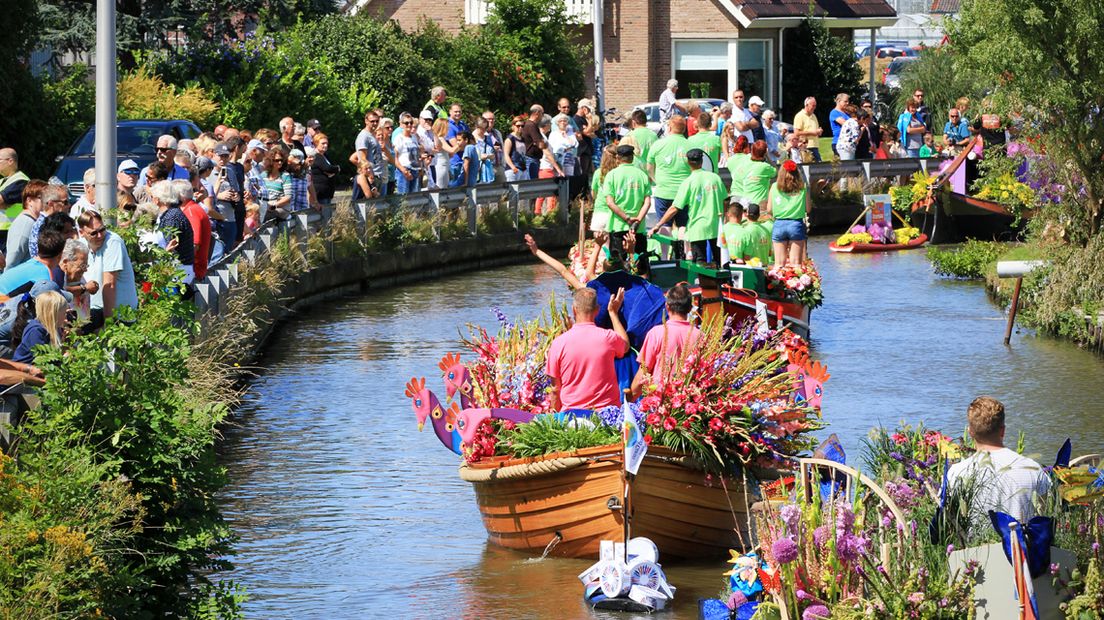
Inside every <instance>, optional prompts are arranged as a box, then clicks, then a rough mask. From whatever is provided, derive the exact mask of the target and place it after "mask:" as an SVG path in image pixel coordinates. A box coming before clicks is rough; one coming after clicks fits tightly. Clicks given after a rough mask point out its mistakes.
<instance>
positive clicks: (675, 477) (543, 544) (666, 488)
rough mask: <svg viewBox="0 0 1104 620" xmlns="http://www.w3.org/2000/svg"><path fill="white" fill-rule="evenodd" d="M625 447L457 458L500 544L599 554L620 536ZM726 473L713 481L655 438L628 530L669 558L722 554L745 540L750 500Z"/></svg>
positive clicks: (554, 552) (585, 555)
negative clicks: (530, 455)
mask: <svg viewBox="0 0 1104 620" xmlns="http://www.w3.org/2000/svg"><path fill="white" fill-rule="evenodd" d="M622 454H623V453H622V447H621V446H620V445H610V446H599V447H594V448H585V449H581V450H576V451H573V452H561V453H555V454H548V455H544V456H541V457H536V458H507V457H496V458H494V459H487V460H483V461H480V462H477V463H472V464H464V465H461V467H460V478H461V479H463V480H466V481H468V482H470V483H471V484H472V487H473V488H474V489H475V497H476V501H477V503H478V504H479V512H480V514H481V515H482V517H483V525H484V527H486V528H487V534H488V536H489V538H490V540H491V542H493V543H495V544H496V545H499V546H502V547H506V548H509V549H516V550H518V551H522V552H525V553H529V554H533V555H540V554H542V553H544V552H545V550H546V548H547V551H548V554H549V555H553V556H560V557H571V558H595V557H598V551H599V549H598V547H599V542H600V541H602V540H622V537H623V527H624V521H623V515H622V512H621V501H622V499H621V498H622V493H623V488H624V487H623V483H622V477H621V472H622V469H623V463H622ZM750 479H751V476H750V475H749V480H750ZM723 482H724V484H723V485H722V483H721V480H720V479H719V478H718V477H716V476H714V477H713V478H712V484H709V483H707V480H706V474H705V473H704V472H703V471H702V470H700V469H697V468H695V467H694V464H693V462H692V461H691V460H690V459H688V458H687V457H686V456H684V455H680V454H678V453H675V452H672V451H671V450H668V449H666V448H663V447H661V446H652V447H651V448H649V450H648V454H647V456H646V457H645V458H644V462H643V463H642V464H641V466H640V470H639V472H638V473H637V476H636V478H635V481H634V482H633V483H632V491H631V494H630V495H631V500H630V507H631V515H632V518H631V520H630V523H631V526H632V536H645V537H647V538H650V539H651V540H652V541H653V542H655V543H656V545H657V546H658V547H659V548H660V549H661V550H662V552H663V557H664V558H665V559H667V558H670V559H686V558H693V559H698V558H720V557H727V556H728V550H729V549H742V548H745V547H746V546H747V541H750V538H749V536H748V510H749V506H750V505H751V504H752V503H753V501H754V499H753V498H752V497H749V496H748V491H746V490H745V488H744V486H743V485H744V481H743V480H742V479H738V478H734V477H728V478H725V479H724V481H723ZM726 487H727V489H726ZM553 543H555V544H553Z"/></svg>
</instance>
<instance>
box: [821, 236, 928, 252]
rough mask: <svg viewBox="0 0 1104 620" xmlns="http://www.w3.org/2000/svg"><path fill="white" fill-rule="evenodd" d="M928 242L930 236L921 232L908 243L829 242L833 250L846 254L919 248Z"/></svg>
mask: <svg viewBox="0 0 1104 620" xmlns="http://www.w3.org/2000/svg"><path fill="white" fill-rule="evenodd" d="M927 242H928V236H927V235H925V234H921V235H920V236H918V237H915V238H913V239H909V240H908V241H907V242H906V243H861V242H859V241H852V242H850V243H847V244H846V245H839V242H838V241H832V242H831V243H829V244H828V249H829V250H831V251H833V252H842V253H844V254H867V253H870V252H895V251H897V250H911V249H913V248H918V247H920V246H922V245H924V244H926V243H927Z"/></svg>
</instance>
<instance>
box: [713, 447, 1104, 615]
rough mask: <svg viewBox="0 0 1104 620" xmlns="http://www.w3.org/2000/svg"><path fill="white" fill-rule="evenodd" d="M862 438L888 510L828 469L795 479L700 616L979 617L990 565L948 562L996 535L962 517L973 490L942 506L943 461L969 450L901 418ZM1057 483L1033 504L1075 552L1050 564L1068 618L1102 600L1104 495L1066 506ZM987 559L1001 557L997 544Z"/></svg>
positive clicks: (1065, 473)
mask: <svg viewBox="0 0 1104 620" xmlns="http://www.w3.org/2000/svg"><path fill="white" fill-rule="evenodd" d="M865 444H866V445H865V452H866V453H865V455H864V469H866V471H868V472H871V473H872V475H873V476H874V478H875V479H876V484H877V485H879V486H880V487H881V489H883V490H884V492H885V493H886V494H887V495H888V497H889V498H890V499H891V500H892V502H893V505H894V507H895V509H896V510H891V509H890V508H889V507H888V504H887V503H886V502H885V501H884V500H882V499H881V497H880V496H878V495H877V494H876V493H874V492H873V491H872V487H869V486H865V485H863V484H858V483H855V484H856V487H857V490H855V491H854V492H853V493H852V494H851V495H848V494H847V492H846V491H845V490H844V485H843V484H842V483H841V482H840V481H838V480H837V479H834V478H829V477H826V476H824V475H819V474H814V477H812V478H811V481H810V482H809V484H811V485H812V486H813V488H812V489H806V488H803V487H802V486H801V484H802V483H801V482H798V486H797V488H796V489H795V490H794V492H793V493H792V494H790V495H788V496H787V497H786V498H784V499H780V500H779V499H776V500H774V501H768V502H765V504H766V508H765V510H764V511H763V512H761V513H760V514H759V515H758V517H757V518H758V524H759V526H758V532H759V545H758V548H757V549H756V550H755V551H753V552H752V553H749V554H739V553H737V552H732V559H731V560H730V562H731V563H732V564H734V567H733V570H731V571H729V572H728V573H726V574H725V575H726V576H728V577H729V580H728V583H727V584H726V587H725V589H724V590H723V591H722V592H721V594H720V596H719V597H718V599H713V600H711V601H709V603H710V604H709V605H706V606H704V607H703V611H704V612H705V613H703V617H705V618H707V619H712V618H722V617H723V618H732V617H737V618H749V617H751V615H752V614H753V613H755V614H757V615H755V617H756V618H761V617H763V618H789V619H791V620H792V619H802V620H811V619H813V618H831V619H833V620H839V619H848V620H850V619H856V620H857V619H859V618H918V619H921V620H950V619H958V618H973V617H975V613H976V605H977V604H978V596H979V593H978V592H977V590H976V588H978V587H979V584H980V581H979V579H980V578H981V576H982V574H983V571H984V569H985V568H986V567H985V566H979V565H978V564H977V563H976V562H975V561H972V560H967V561H964V562H962V561H961V560H960V561H959V562H958V563H957V564H956V562H955V561H953V560H952V557H953V556H954V555H955V552H956V551H961V550H963V549H967V548H970V547H976V546H979V545H983V544H988V543H993V542H999V541H1000V536H999V535H998V534H997V533H996V530H994V529H992V528H987V529H983V530H977V529H973V528H970V527H968V526H967V525H966V523H967V520H968V515H969V514H970V513H972V512H973V511H974V507H973V503H974V502H975V501H978V500H976V499H975V498H974V496H972V495H971V494H970V493H963V494H952V495H951V496H950V497H948V499H947V500H946V501H945V502H944V507H943V508H942V509H939V506H940V502H941V496H940V492H939V490H940V485H941V479H942V475H943V474H942V472H943V470H944V467H945V466H946V465H947V464H948V462H950V461H955V460H958V459H960V458H962V457H963V456H965V455H966V454H967V453H968V452H970V451H971V444H970V441H969V440H966V439H962V440H956V439H952V438H950V437H948V436H946V435H943V434H941V433H939V432H937V431H933V430H929V429H925V428H924V427H923V426H919V427H915V428H914V427H910V426H904V427H902V428H898V429H896V430H892V431H890V430H885V429H875V430H874V431H872V432H871V434H870V437H869V438H868V440H867V441H866V442H865ZM1089 470H1094V471H1092V472H1090V471H1089ZM1072 471H1076V472H1077V473H1076V474H1073V475H1071V473H1070V472H1072ZM1052 472H1053V475H1054V478H1053V479H1054V480H1055V481H1056V482H1058V481H1062V480H1066V479H1069V478H1078V477H1080V478H1081V480H1080V481H1079V483H1080V482H1084V481H1085V480H1087V479H1089V477H1093V478H1095V477H1096V475H1097V474H1096V472H1095V467H1089V466H1080V467H1073V468H1070V467H1065V466H1061V465H1056V466H1055V467H1054V468H1053V470H1052ZM1053 489H1054V491H1053V492H1052V494H1051V495H1050V496H1048V497H1047V498H1046V499H1045V500H1044V501H1043V502H1042V504H1041V505H1039V506H1038V510H1039V512H1040V514H1046V515H1048V516H1054V517H1056V518H1055V522H1056V528H1055V532H1054V542H1053V545H1054V547H1058V548H1061V549H1065V550H1067V551H1070V552H1072V554H1073V557H1074V566H1061V567H1060V566H1059V565H1058V564H1052V565H1050V567H1049V571H1050V573H1051V582H1052V584H1053V586H1054V589H1055V591H1056V592H1057V595H1058V598H1059V600H1061V601H1064V602H1062V603H1061V605H1060V606H1059V608H1060V610H1061V611H1062V612H1064V614H1065V617H1066V618H1077V619H1080V618H1094V617H1097V616H1096V615H1094V614H1096V613H1099V610H1100V609H1102V608H1104V578H1102V575H1101V572H1100V565H1101V561H1104V549H1101V541H1102V537H1104V503H1102V501H1101V497H1100V495H1097V496H1095V497H1092V498H1090V500H1091V501H1089V502H1087V503H1081V504H1076V503H1067V502H1063V501H1061V500H1060V499H1059V498H1060V497H1063V496H1064V495H1063V494H1064V493H1066V492H1068V491H1070V487H1069V486H1068V485H1060V484H1057V483H1056V484H1055V485H1054V487H1053ZM960 555H961V554H960ZM989 561H990V562H994V561H995V562H1005V561H1006V560H1005V558H1004V556H1003V555H1002V554H1000V553H999V552H998V553H997V554H996V555H995V556H993V557H992V558H990V560H989ZM1010 585H1011V584H1010ZM1089 610H1095V611H1092V612H1090V611H1089ZM990 612H991V613H992V608H990ZM990 617H994V616H990Z"/></svg>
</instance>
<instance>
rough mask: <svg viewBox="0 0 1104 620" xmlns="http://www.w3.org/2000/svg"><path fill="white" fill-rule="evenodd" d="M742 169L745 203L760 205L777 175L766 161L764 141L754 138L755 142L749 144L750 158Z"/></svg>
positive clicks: (765, 199)
mask: <svg viewBox="0 0 1104 620" xmlns="http://www.w3.org/2000/svg"><path fill="white" fill-rule="evenodd" d="M743 171H744V197H745V198H747V204H749V205H750V204H757V205H760V206H762V205H763V204H765V203H766V202H767V193H768V192H769V191H770V186H771V181H773V180H774V178H775V177H776V176H778V171H777V170H775V168H774V166H772V165H771V164H770V162H769V161H767V143H766V141H764V140H756V141H755V144H752V145H751V158H750V159H749V160H748V161H747V162H746V163H744V168H743ZM745 206H747V205H745Z"/></svg>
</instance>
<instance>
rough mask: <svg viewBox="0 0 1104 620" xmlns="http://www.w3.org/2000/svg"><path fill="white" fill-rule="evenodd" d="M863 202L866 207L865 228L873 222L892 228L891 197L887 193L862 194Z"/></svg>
mask: <svg viewBox="0 0 1104 620" xmlns="http://www.w3.org/2000/svg"><path fill="white" fill-rule="evenodd" d="M863 204H864V205H865V206H866V207H867V211H866V227H867V228H870V227H871V226H872V225H874V224H878V225H879V226H888V227H890V228H893V213H892V211H893V198H891V197H890V196H889V194H863Z"/></svg>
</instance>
